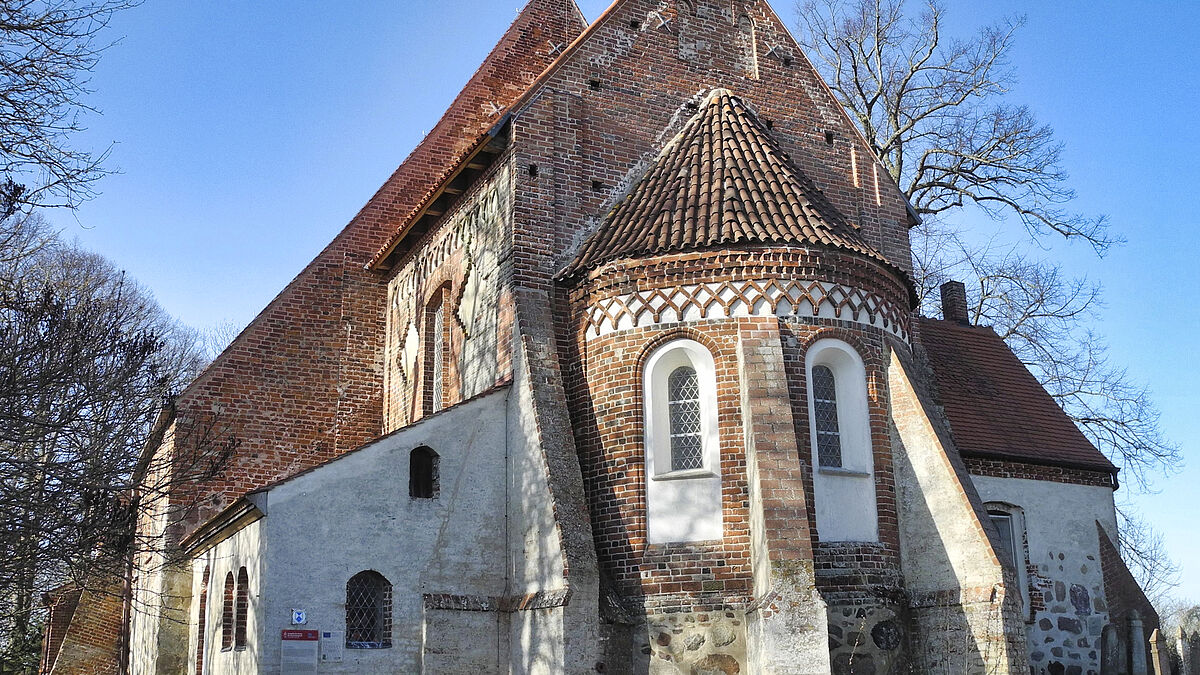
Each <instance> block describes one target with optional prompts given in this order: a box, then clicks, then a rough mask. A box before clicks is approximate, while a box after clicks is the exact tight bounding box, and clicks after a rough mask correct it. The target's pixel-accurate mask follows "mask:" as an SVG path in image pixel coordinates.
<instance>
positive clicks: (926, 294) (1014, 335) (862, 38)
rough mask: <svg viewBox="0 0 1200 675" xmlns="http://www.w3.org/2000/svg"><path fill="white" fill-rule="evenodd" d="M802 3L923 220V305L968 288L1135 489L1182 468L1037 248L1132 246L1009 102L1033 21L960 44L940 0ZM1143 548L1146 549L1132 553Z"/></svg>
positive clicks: (852, 108)
mask: <svg viewBox="0 0 1200 675" xmlns="http://www.w3.org/2000/svg"><path fill="white" fill-rule="evenodd" d="M797 9H798V16H799V28H800V37H801V41H802V43H803V44H804V47H805V48H806V52H807V53H808V55H809V56H810V58H812V59H813V60H814V64H815V65H816V67H817V68H818V70H820V71H821V74H822V75H823V76H824V77H825V79H826V81H827V82H828V83H829V84H830V87H831V88H832V90H833V92H834V94H835V95H836V96H837V97H838V99H839V101H840V103H841V104H842V105H843V107H845V109H846V111H847V112H848V113H849V114H850V116H851V118H852V119H853V120H854V121H855V122H856V123H857V125H858V127H859V128H860V130H861V131H862V132H863V135H864V137H865V138H866V140H867V142H868V143H869V144H870V146H871V148H872V150H873V151H874V153H875V154H876V156H877V157H878V158H879V160H880V162H881V163H882V164H883V166H884V167H885V168H886V169H887V171H888V172H889V173H890V174H891V175H892V177H893V178H894V179H895V180H896V182H897V184H898V185H900V187H901V189H902V190H903V191H904V193H905V195H906V196H907V197H908V199H909V201H910V203H911V204H912V206H913V208H914V209H915V210H916V211H917V212H918V213H919V214H921V215H922V216H923V219H924V222H923V223H922V224H921V225H920V226H919V227H918V228H917V229H916V230H914V232H913V233H912V234H913V236H912V241H913V264H914V281H915V283H916V285H917V290H918V294H919V297H920V298H921V305H922V310H923V311H924V312H926V313H929V314H935V313H936V312H937V309H938V307H937V304H938V302H939V299H938V294H937V293H936V290H937V288H938V287H939V286H940V284H941V283H942V282H944V281H946V280H949V279H951V278H958V279H961V280H963V281H965V282H966V283H967V288H968V295H969V297H970V301H971V304H972V307H973V316H972V320H973V321H974V323H976V324H979V325H990V326H992V327H993V328H995V329H996V331H997V332H998V333H999V334H1000V335H1001V336H1002V337H1004V338H1005V340H1006V341H1007V343H1008V344H1009V346H1010V347H1012V349H1013V351H1014V352H1015V353H1016V354H1017V356H1018V357H1019V358H1020V359H1021V360H1022V361H1023V362H1024V363H1025V364H1026V365H1027V366H1028V367H1029V369H1030V370H1031V371H1032V372H1033V373H1034V374H1035V375H1036V376H1037V377H1038V378H1039V379H1040V380H1041V382H1042V384H1043V385H1045V387H1046V389H1047V391H1049V392H1050V394H1051V395H1052V396H1054V397H1055V399H1056V400H1057V401H1058V403H1059V404H1060V405H1061V406H1062V407H1063V409H1064V410H1065V411H1066V412H1067V414H1068V415H1070V416H1071V418H1072V419H1073V420H1074V421H1075V423H1076V424H1077V425H1078V426H1079V427H1080V429H1081V430H1082V431H1083V432H1084V433H1085V434H1086V435H1087V436H1088V438H1089V439H1090V440H1091V441H1092V442H1093V443H1094V444H1095V445H1096V447H1097V448H1099V449H1100V450H1101V451H1102V452H1104V453H1105V454H1106V455H1107V456H1108V457H1110V458H1111V459H1113V461H1114V463H1116V464H1117V465H1118V466H1119V467H1121V468H1122V469H1123V471H1124V473H1123V474H1122V475H1123V476H1124V477H1125V478H1126V481H1127V482H1128V481H1129V480H1130V479H1131V478H1132V480H1133V482H1134V483H1136V484H1138V485H1139V486H1140V487H1142V488H1146V487H1147V486H1148V484H1149V482H1150V481H1151V480H1152V478H1153V476H1154V475H1156V474H1159V473H1161V472H1164V471H1173V470H1175V469H1176V468H1177V466H1178V464H1179V461H1180V455H1179V449H1178V447H1177V446H1176V445H1175V444H1173V443H1171V442H1170V441H1169V440H1167V439H1165V438H1164V437H1163V435H1162V432H1161V430H1160V428H1159V423H1158V422H1159V414H1158V411H1157V409H1156V408H1155V406H1154V403H1153V401H1152V399H1151V396H1150V392H1149V391H1148V390H1147V389H1146V388H1145V387H1144V386H1141V385H1139V384H1137V383H1136V382H1135V381H1134V380H1133V379H1132V378H1131V377H1130V376H1129V374H1128V373H1127V372H1126V370H1125V369H1124V368H1121V367H1120V366H1118V365H1116V364H1113V363H1112V362H1111V360H1110V359H1109V357H1108V354H1107V348H1106V346H1105V343H1104V341H1103V339H1102V338H1101V337H1100V336H1098V335H1097V334H1096V333H1095V332H1094V331H1093V330H1092V329H1091V326H1092V325H1093V323H1094V319H1095V318H1096V313H1097V311H1098V310H1099V309H1100V308H1101V289H1100V288H1099V287H1098V286H1097V285H1095V284H1093V283H1090V282H1088V281H1087V280H1086V279H1079V278H1072V277H1070V276H1069V275H1066V274H1064V273H1063V271H1062V269H1061V268H1060V267H1059V266H1058V265H1055V264H1052V263H1048V262H1046V261H1045V260H1041V259H1037V258H1035V257H1031V256H1029V255H1027V254H1025V253H1024V251H1025V250H1027V249H1029V248H1033V249H1034V250H1036V249H1037V245H1040V244H1044V243H1045V239H1046V237H1048V236H1050V235H1055V236H1061V237H1064V238H1066V239H1068V240H1077V241H1084V242H1087V244H1088V245H1089V246H1090V247H1091V248H1092V249H1093V250H1094V251H1095V252H1096V253H1097V254H1098V255H1103V253H1104V252H1105V251H1106V250H1107V249H1108V248H1109V247H1110V246H1112V245H1114V244H1116V243H1119V238H1117V237H1115V236H1113V234H1112V233H1111V232H1110V230H1109V227H1108V223H1107V219H1106V218H1105V217H1104V216H1088V215H1085V214H1081V213H1078V212H1075V211H1073V210H1072V209H1071V208H1070V206H1071V202H1072V200H1073V199H1074V198H1075V193H1074V191H1073V190H1071V188H1070V187H1069V185H1068V176H1067V173H1066V171H1065V170H1064V168H1063V166H1062V144H1061V143H1059V142H1058V141H1057V140H1055V138H1054V132H1053V130H1052V129H1051V128H1050V127H1049V126H1047V125H1045V124H1042V123H1041V122H1039V121H1038V120H1037V118H1036V117H1035V115H1034V114H1033V113H1032V112H1031V111H1030V110H1029V109H1028V108H1027V107H1025V106H1021V105H1013V104H1011V103H1009V102H1008V101H1007V99H1006V98H1005V95H1006V94H1007V93H1008V91H1009V89H1010V88H1011V86H1012V84H1013V83H1014V81H1015V72H1014V70H1013V68H1012V67H1011V65H1010V63H1009V54H1010V52H1011V50H1012V48H1013V45H1014V37H1015V35H1016V33H1017V31H1018V30H1019V29H1020V27H1021V25H1022V24H1023V22H1024V20H1023V19H1021V18H1010V19H1006V20H1003V21H1001V22H999V23H997V24H995V25H991V26H986V27H984V28H982V29H981V30H980V31H979V32H978V33H977V34H976V35H974V36H972V37H970V38H968V39H954V38H951V37H949V36H947V35H946V34H945V33H944V31H943V30H942V28H943V17H944V14H945V10H944V8H943V7H942V5H941V4H940V3H939V2H938V1H937V0H928V1H927V2H925V3H924V4H922V5H921V6H920V7H919V9H917V10H916V11H912V8H911V6H909V7H906V5H905V3H904V1H903V0H801V2H800V3H799V4H798V5H797ZM968 210H978V211H982V212H983V213H985V214H987V215H988V216H990V217H992V218H993V219H994V220H996V221H997V222H999V223H1001V224H1002V225H1007V224H1008V223H1019V224H1020V226H1021V227H1020V228H1019V229H1018V230H1016V231H1015V232H1010V233H1009V234H1010V238H1011V235H1016V238H1017V239H1018V240H1022V239H1023V240H1024V244H1023V245H1022V244H1018V245H1009V246H997V245H993V244H991V243H984V244H978V243H972V241H971V240H972V238H970V237H965V236H963V233H961V232H960V231H958V230H957V229H956V227H955V226H954V225H953V224H952V219H953V217H954V216H961V215H963V214H964V213H965V212H966V211H968ZM1009 229H1010V230H1011V229H1012V228H1009ZM1127 524H1128V525H1129V527H1126V528H1125V529H1127V530H1128V529H1136V528H1134V527H1133V524H1132V523H1127ZM1139 541H1140V542H1141V543H1142V544H1146V545H1147V548H1146V549H1145V550H1137V551H1134V548H1136V547H1137V546H1138V542H1139ZM1150 543H1151V540H1148V539H1145V538H1143V539H1140V540H1138V541H1134V542H1127V545H1126V547H1125V550H1126V551H1129V552H1131V555H1130V559H1131V561H1132V563H1131V564H1133V566H1134V567H1135V571H1138V572H1139V573H1140V574H1141V579H1140V580H1141V581H1142V582H1143V584H1145V585H1148V586H1154V585H1155V584H1157V583H1159V581H1161V580H1162V579H1169V578H1170V575H1169V574H1166V575H1165V576H1162V575H1163V574H1164V573H1165V572H1167V571H1169V569H1170V568H1171V565H1170V562H1169V561H1168V560H1166V559H1165V557H1164V558H1162V560H1161V564H1160V562H1156V561H1154V560H1151V559H1150V558H1151V557H1154V556H1164V555H1165V552H1164V551H1163V549H1162V547H1161V545H1155V546H1149V544H1150ZM1155 575H1159V577H1160V578H1158V579H1156V578H1154V577H1155Z"/></svg>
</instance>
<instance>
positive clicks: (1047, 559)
mask: <svg viewBox="0 0 1200 675" xmlns="http://www.w3.org/2000/svg"><path fill="white" fill-rule="evenodd" d="M971 481H972V482H973V483H974V484H975V488H976V490H977V491H978V492H979V497H980V499H982V500H983V501H984V502H985V504H986V503H997V502H998V503H1004V504H1011V505H1013V506H1017V507H1020V509H1021V510H1022V511H1023V514H1024V518H1023V521H1024V534H1025V540H1026V542H1027V551H1026V552H1027V554H1028V562H1029V563H1030V564H1032V565H1033V566H1034V567H1035V568H1036V571H1035V574H1034V576H1033V578H1032V579H1030V580H1029V581H1030V583H1029V584H1028V585H1029V586H1030V592H1032V593H1038V594H1041V593H1043V592H1045V593H1046V597H1047V602H1046V603H1045V604H1046V606H1045V609H1044V610H1042V611H1039V612H1037V613H1036V614H1035V615H1034V616H1032V617H1030V616H1029V613H1028V607H1029V605H1028V604H1025V605H1024V606H1025V608H1026V610H1027V611H1026V619H1027V620H1028V619H1030V618H1031V619H1032V620H1031V621H1029V623H1028V625H1027V633H1028V636H1029V652H1030V657H1031V659H1033V663H1034V665H1035V667H1036V666H1037V665H1038V664H1041V665H1042V666H1045V665H1048V664H1049V663H1051V662H1053V661H1058V662H1060V663H1063V664H1064V665H1066V666H1072V665H1078V666H1080V667H1081V668H1082V669H1083V670H1084V672H1086V671H1087V670H1088V669H1093V668H1094V669H1098V668H1099V667H1100V660H1099V656H1098V648H1099V643H1100V633H1101V631H1103V629H1104V624H1105V623H1107V622H1108V614H1107V611H1106V610H1107V604H1106V603H1107V599H1106V598H1105V597H1104V575H1103V572H1102V570H1101V566H1100V550H1099V538H1098V535H1097V532H1096V523H1097V522H1099V523H1100V525H1101V526H1102V527H1104V529H1105V531H1106V532H1108V534H1109V537H1111V538H1112V539H1113V540H1114V541H1115V540H1116V532H1117V514H1116V507H1115V505H1114V503H1113V490H1112V488H1109V487H1104V486H1092V485H1070V484H1064V483H1056V482H1050V481H1039V480H1029V479H1024V478H994V477H990V476H971ZM1015 534H1016V536H1017V537H1021V532H1016V533H1015ZM1021 548H1023V547H1022V546H1021V545H1020V543H1018V550H1020V549H1021ZM1019 572H1020V573H1024V572H1025V570H1024V569H1022V570H1019Z"/></svg>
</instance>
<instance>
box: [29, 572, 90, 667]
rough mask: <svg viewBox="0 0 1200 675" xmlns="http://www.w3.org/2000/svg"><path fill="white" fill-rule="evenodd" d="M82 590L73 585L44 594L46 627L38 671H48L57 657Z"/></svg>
mask: <svg viewBox="0 0 1200 675" xmlns="http://www.w3.org/2000/svg"><path fill="white" fill-rule="evenodd" d="M82 593H83V591H82V590H81V589H79V588H75V587H73V586H64V587H62V588H57V589H55V590H53V591H51V592H49V593H47V594H46V595H45V598H44V602H45V604H46V628H45V632H44V633H43V635H42V658H41V664H40V665H39V666H38V672H39V673H49V672H50V669H51V668H52V667H53V666H54V661H55V660H56V659H57V658H58V650H59V648H60V647H61V646H62V642H63V638H65V637H66V635H67V630H68V628H70V626H71V617H73V616H74V615H75V608H76V607H77V606H78V605H79V596H80V595H81V594H82Z"/></svg>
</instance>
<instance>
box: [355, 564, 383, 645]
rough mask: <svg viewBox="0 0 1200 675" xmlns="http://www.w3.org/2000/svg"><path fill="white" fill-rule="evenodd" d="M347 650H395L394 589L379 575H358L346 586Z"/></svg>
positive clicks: (370, 573) (373, 573) (371, 572)
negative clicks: (393, 645) (393, 628)
mask: <svg viewBox="0 0 1200 675" xmlns="http://www.w3.org/2000/svg"><path fill="white" fill-rule="evenodd" d="M346 646H347V647H349V648H350V649H387V648H389V647H391V646H392V585H391V583H389V582H388V580H387V579H385V578H384V576H383V575H382V574H380V573H379V572H375V571H372V570H367V571H365V572H359V573H358V574H355V575H354V576H352V577H350V581H348V582H346Z"/></svg>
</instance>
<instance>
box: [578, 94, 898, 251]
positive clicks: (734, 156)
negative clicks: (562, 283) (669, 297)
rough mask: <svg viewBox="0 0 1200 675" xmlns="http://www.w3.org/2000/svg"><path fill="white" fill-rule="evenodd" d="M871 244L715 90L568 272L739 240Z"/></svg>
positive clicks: (856, 247) (766, 134) (749, 115)
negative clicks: (623, 259) (624, 259)
mask: <svg viewBox="0 0 1200 675" xmlns="http://www.w3.org/2000/svg"><path fill="white" fill-rule="evenodd" d="M796 243H799V244H815V245H819V246H828V247H833V248H838V249H842V250H845V251H850V252H852V253H858V254H860V255H864V256H867V257H870V258H874V259H876V260H879V261H881V262H884V263H887V264H888V265H889V266H891V267H895V266H894V265H892V264H891V263H890V262H889V261H887V260H886V259H885V258H884V257H883V256H882V255H881V254H880V253H879V252H877V251H875V250H874V249H873V248H871V247H870V246H868V245H867V244H866V242H865V241H863V239H862V237H861V236H859V234H858V229H857V227H856V226H855V225H853V224H852V223H851V222H850V221H848V220H847V219H846V218H845V217H844V216H843V215H842V214H841V213H840V212H839V211H838V210H837V208H835V207H834V206H833V204H831V203H830V202H829V200H828V199H826V197H825V195H824V194H823V193H822V192H821V190H820V189H818V188H817V186H816V185H815V184H814V183H813V182H812V181H811V180H810V179H809V178H808V177H807V176H805V175H804V173H803V172H802V171H800V169H798V168H797V167H796V166H795V165H794V164H793V163H792V162H791V159H790V157H789V156H788V154H787V153H786V152H784V151H783V149H782V148H781V147H780V145H779V143H778V142H777V141H776V140H775V139H774V138H773V137H772V136H771V133H770V131H769V130H768V129H767V127H766V126H765V125H764V124H763V123H762V122H761V121H759V119H758V117H757V116H756V115H755V114H754V113H753V112H752V111H751V110H750V109H749V107H748V106H747V105H746V104H745V103H744V102H743V101H742V100H741V99H739V98H738V97H736V96H734V95H733V94H731V93H730V92H729V91H728V90H725V89H716V90H714V91H712V92H711V93H710V94H709V95H708V97H707V99H706V100H705V101H704V103H703V104H701V106H700V108H699V110H698V111H697V113H696V114H695V116H693V117H692V119H691V120H690V121H688V123H687V124H686V125H684V127H683V129H682V130H681V131H680V132H679V134H678V135H677V136H676V137H675V138H674V139H673V140H672V141H671V142H669V143H668V144H667V145H666V147H664V148H663V150H662V152H661V153H660V154H659V156H658V158H657V159H656V160H655V161H654V163H653V164H651V166H650V168H649V169H648V170H647V171H646V173H645V174H644V175H643V176H642V178H641V180H640V181H638V183H637V184H636V185H635V186H634V187H633V189H632V190H630V192H629V194H628V195H626V197H625V199H623V200H622V201H621V202H619V203H618V204H617V205H616V206H614V207H613V209H612V211H611V212H610V213H609V214H608V217H607V218H606V219H605V221H604V223H603V224H602V225H601V226H600V228H599V229H598V230H596V232H594V233H593V234H592V235H591V236H590V237H589V238H588V240H587V241H586V242H584V244H583V246H582V247H581V248H580V251H579V253H578V255H577V256H576V258H575V260H574V262H572V263H571V264H570V265H569V266H568V267H567V268H566V269H565V270H564V271H563V273H562V274H563V275H570V274H573V273H576V272H580V271H585V270H588V269H592V268H595V267H597V266H599V265H601V264H603V263H605V262H609V261H612V260H617V259H621V258H633V257H641V256H650V255H657V254H663V253H670V252H674V251H682V250H689V249H703V248H712V247H716V246H730V245H739V244H796Z"/></svg>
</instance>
